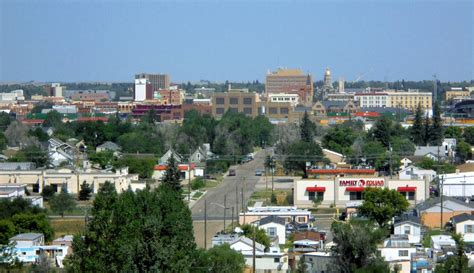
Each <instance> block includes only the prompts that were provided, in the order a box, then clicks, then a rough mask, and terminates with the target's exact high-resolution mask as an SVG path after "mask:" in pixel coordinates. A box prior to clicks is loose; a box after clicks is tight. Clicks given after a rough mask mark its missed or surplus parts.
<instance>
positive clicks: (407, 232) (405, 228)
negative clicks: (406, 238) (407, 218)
mask: <svg viewBox="0 0 474 273" xmlns="http://www.w3.org/2000/svg"><path fill="white" fill-rule="evenodd" d="M403 229H404V231H405V234H407V235H410V232H411V227H410V226H405V227H404V228H403Z"/></svg>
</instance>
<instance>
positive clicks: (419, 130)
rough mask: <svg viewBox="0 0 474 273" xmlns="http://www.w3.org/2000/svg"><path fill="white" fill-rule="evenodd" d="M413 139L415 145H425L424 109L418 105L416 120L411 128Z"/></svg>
mask: <svg viewBox="0 0 474 273" xmlns="http://www.w3.org/2000/svg"><path fill="white" fill-rule="evenodd" d="M411 139H412V140H413V143H415V145H418V146H421V145H424V144H425V140H424V133H423V109H422V108H421V105H420V104H418V107H417V108H416V112H415V120H414V121H413V126H412V127H411Z"/></svg>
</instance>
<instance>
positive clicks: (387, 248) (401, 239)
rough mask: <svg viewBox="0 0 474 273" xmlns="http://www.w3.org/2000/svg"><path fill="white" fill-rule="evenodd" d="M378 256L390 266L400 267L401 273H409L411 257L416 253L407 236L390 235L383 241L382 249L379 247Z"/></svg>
mask: <svg viewBox="0 0 474 273" xmlns="http://www.w3.org/2000/svg"><path fill="white" fill-rule="evenodd" d="M379 251H380V255H381V256H382V257H383V258H384V259H385V261H386V262H388V263H389V264H391V265H394V264H400V265H402V271H401V272H403V273H409V272H410V267H409V266H403V264H405V265H409V264H410V261H411V255H412V254H414V253H416V247H414V246H411V245H410V243H409V242H408V236H407V235H391V236H390V238H388V239H386V240H385V241H384V244H383V247H379Z"/></svg>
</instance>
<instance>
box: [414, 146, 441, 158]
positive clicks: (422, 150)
mask: <svg viewBox="0 0 474 273" xmlns="http://www.w3.org/2000/svg"><path fill="white" fill-rule="evenodd" d="M443 150H444V147H442V146H439V149H438V146H417V147H416V149H415V154H414V156H425V155H427V154H430V153H431V154H433V155H437V154H438V152H439V156H440V157H444V154H443Z"/></svg>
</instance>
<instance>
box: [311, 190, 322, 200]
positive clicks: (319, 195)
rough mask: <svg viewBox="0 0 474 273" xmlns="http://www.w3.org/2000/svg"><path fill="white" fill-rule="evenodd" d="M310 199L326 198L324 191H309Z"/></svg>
mask: <svg viewBox="0 0 474 273" xmlns="http://www.w3.org/2000/svg"><path fill="white" fill-rule="evenodd" d="M308 196H309V200H320V201H323V200H324V192H309V193H308Z"/></svg>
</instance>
